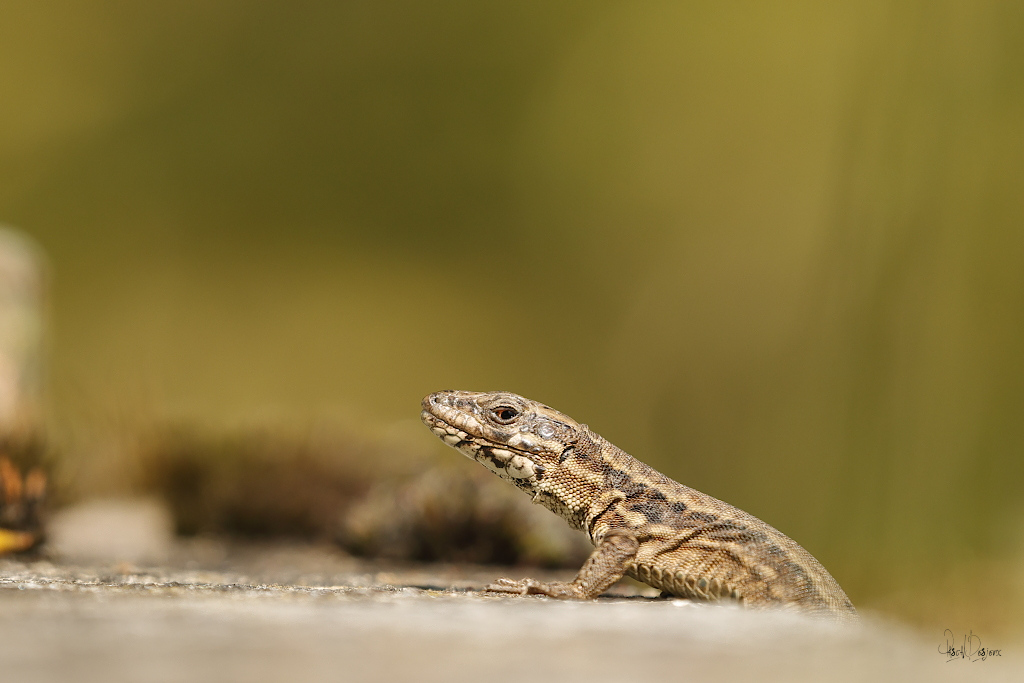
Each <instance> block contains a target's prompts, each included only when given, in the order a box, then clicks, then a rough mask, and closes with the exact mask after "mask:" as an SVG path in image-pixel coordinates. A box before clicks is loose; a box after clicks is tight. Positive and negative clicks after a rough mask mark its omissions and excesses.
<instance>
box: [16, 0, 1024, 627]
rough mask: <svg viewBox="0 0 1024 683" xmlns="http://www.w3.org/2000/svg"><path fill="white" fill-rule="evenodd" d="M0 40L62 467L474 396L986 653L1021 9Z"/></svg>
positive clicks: (634, 10)
mask: <svg viewBox="0 0 1024 683" xmlns="http://www.w3.org/2000/svg"><path fill="white" fill-rule="evenodd" d="M0 13H2V19H0V95H2V106H0V221H3V222H6V223H9V224H11V225H16V226H18V227H19V228H21V229H22V230H24V231H26V232H27V233H28V234H30V235H32V236H33V237H35V238H36V240H37V241H38V242H39V243H40V244H41V245H42V247H43V248H44V249H45V251H46V253H47V254H48V256H49V265H50V271H51V272H50V274H51V284H52V289H51V294H50V303H51V306H50V312H49V318H50V326H49V327H50V347H49V351H48V361H49V362H48V386H47V397H48V399H47V400H48V410H49V413H50V427H51V429H52V433H53V434H54V437H53V438H54V439H55V440H56V442H57V443H58V444H59V447H60V449H61V450H62V452H63V453H65V454H66V456H67V457H72V456H73V454H75V453H84V452H88V448H87V447H86V446H85V445H83V444H84V443H85V441H87V439H86V438H85V437H83V436H82V435H83V434H86V433H91V431H95V430H94V427H95V425H97V424H105V425H113V427H112V430H114V431H116V427H117V425H119V424H122V422H124V421H128V422H133V421H141V422H145V421H150V420H151V421H160V420H165V419H172V418H173V419H175V420H193V421H196V422H198V423H203V424H213V425H217V424H227V423H229V422H231V421H232V420H238V419H257V420H258V419H262V418H261V416H265V415H273V416H274V419H275V420H278V421H283V422H285V423H288V422H293V423H296V424H298V423H306V422H309V421H312V420H316V419H320V418H321V417H322V416H324V415H343V416H345V419H346V420H347V421H348V423H349V424H356V425H362V426H363V428H364V429H365V431H366V433H367V434H368V435H369V436H370V437H371V438H372V435H373V434H375V433H377V432H378V431H387V430H390V429H393V428H396V425H397V426H398V427H401V428H402V429H406V428H407V427H408V428H409V429H415V428H414V427H410V425H412V424H414V423H415V420H416V416H417V414H418V410H419V408H418V401H419V399H420V397H421V396H422V395H424V394H426V393H428V392H430V391H434V390H437V389H442V388H465V389H478V390H482V389H498V388H502V389H509V390H512V391H516V392H518V393H522V394H524V395H526V396H529V397H531V398H535V399H538V400H541V401H544V402H546V403H548V404H550V405H553V406H555V407H557V408H559V409H560V410H562V411H564V412H566V413H568V414H570V415H572V416H574V417H576V418H577V419H579V420H580V421H585V422H588V423H589V424H590V425H591V426H592V427H593V428H594V429H595V430H597V431H598V432H599V433H601V434H603V435H604V436H606V437H607V438H609V439H610V440H612V441H613V442H615V443H616V444H618V445H619V446H621V447H623V448H625V449H626V450H627V451H629V452H631V453H633V454H634V455H636V456H638V457H640V458H641V459H644V460H646V461H648V462H650V463H652V464H653V465H655V466H657V467H659V468H660V469H662V470H664V471H665V472H666V473H667V474H669V475H670V476H672V477H674V478H677V479H679V480H680V481H682V482H684V483H686V484H689V485H691V486H694V487H696V488H698V489H701V490H703V491H706V492H708V493H711V494H713V495H715V496H717V497H720V498H723V499H725V500H727V501H729V502H731V503H733V504H736V505H738V506H739V507H742V508H744V509H746V510H748V511H750V512H752V513H754V514H756V515H758V516H760V517H762V518H764V519H765V520H768V521H769V522H770V523H772V524H773V525H775V526H777V527H779V528H781V529H782V530H784V531H785V532H787V533H788V534H789V535H791V536H793V537H794V538H796V539H797V540H798V541H800V542H801V543H802V544H803V545H805V546H806V547H807V548H808V549H809V550H810V551H811V552H812V553H814V554H815V555H816V556H817V557H818V558H819V559H820V560H821V561H822V562H823V564H825V566H827V567H828V568H829V569H830V570H831V571H832V573H833V574H834V575H835V576H836V578H837V579H838V580H839V582H840V583H841V584H842V585H843V586H844V587H846V589H847V591H848V593H849V594H850V595H851V597H852V599H853V600H854V602H855V603H856V604H858V605H860V606H864V607H868V608H873V609H876V610H882V611H884V612H886V613H888V614H892V615H895V616H896V617H898V618H900V619H904V620H908V621H912V622H914V623H918V624H920V625H922V626H924V627H927V628H928V629H929V632H930V631H931V629H933V628H937V629H938V630H937V631H936V633H941V630H942V629H943V628H947V627H948V628H953V629H956V630H964V631H965V630H967V629H968V628H974V629H975V631H976V632H977V631H978V629H980V628H983V627H986V626H988V627H991V628H997V629H1001V630H1007V629H1015V628H1019V627H1020V621H1019V617H1018V616H1017V615H1018V614H1020V613H1021V608H1022V606H1024V599H1022V596H1024V495H1022V482H1024V464H1022V463H1024V461H1022V457H1021V454H1022V453H1024V419H1022V412H1024V410H1022V409H1024V229H1022V228H1024V77H1022V74H1024V5H1022V4H1021V3H1019V2H1015V1H1013V0H991V1H986V0H976V1H973V2H951V1H938V2H936V1H925V0H918V1H908V2H881V1H871V0H868V1H864V2H857V3H820V2H798V1H779V2H774V3H757V2H740V3H719V4H709V3H693V2H679V1H673V2H667V1H666V2H632V3H619V2H607V1H595V0H588V1H587V2H555V3H551V2H533V1H532V0H527V1H525V2H523V1H521V2H515V3H511V2H510V3H479V2H469V1H465V0H438V1H435V2H431V3H422V2H409V1H406V0H400V1H392V2H387V1H385V2H380V1H377V2H364V1H349V2H328V1H325V0H293V1H292V2H288V3H284V2H259V3H251V2H239V1H233V0H218V1H216V2H209V1H204V2H194V1H191V0H185V1H181V0H178V1H176V2H167V1H164V0H154V1H152V2H147V3H137V2H127V1H125V0H117V1H115V0H89V1H88V2H83V1H78V2H74V1H73V2H65V3H48V2H38V1H32V2H29V1H26V0H9V1H8V2H5V3H4V4H3V8H2V10H0ZM125 416H128V417H125ZM417 434H418V433H417ZM419 438H421V439H422V440H423V443H424V444H426V443H428V442H430V440H431V439H432V438H433V437H432V436H431V435H430V434H429V433H428V432H427V431H426V430H423V431H422V435H421V436H420V437H419ZM430 447H433V446H432V445H431V446H423V448H430ZM92 448H94V449H95V448H98V447H96V446H95V445H94V446H92ZM100 450H102V449H100ZM81 457H84V456H81ZM451 457H455V456H454V455H453V456H451ZM986 637H987V636H986Z"/></svg>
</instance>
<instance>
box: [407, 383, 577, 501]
mask: <svg viewBox="0 0 1024 683" xmlns="http://www.w3.org/2000/svg"><path fill="white" fill-rule="evenodd" d="M420 419H422V420H423V422H424V424H426V425H427V427H429V428H430V431H432V432H433V433H434V434H435V435H437V436H438V438H440V439H441V440H442V441H444V442H445V443H446V444H448V445H449V446H452V447H453V448H457V449H458V450H459V451H461V452H462V453H463V454H465V455H466V457H468V458H470V459H471V460H476V461H477V462H479V463H480V464H481V465H483V466H484V467H486V468H487V469H489V470H491V471H492V472H494V473H495V474H497V475H498V476H499V477H501V478H502V479H506V480H508V481H510V482H512V483H513V484H515V485H516V486H518V487H519V488H521V489H526V490H532V489H533V488H534V487H535V486H536V485H537V484H538V483H539V482H540V481H541V480H542V479H543V478H544V475H545V472H546V471H547V470H549V469H551V468H554V467H556V466H557V465H558V462H559V458H560V457H561V456H562V453H563V452H564V451H565V450H566V449H567V448H569V447H571V446H572V445H573V444H575V443H576V441H577V439H578V438H579V433H580V430H581V425H579V424H578V423H577V422H576V421H575V420H573V419H572V418H571V417H569V416H567V415H563V414H562V413H560V412H558V411H557V410H555V409H553V408H549V407H548V406H546V405H544V404H542V403H537V402H536V401H531V400H530V399H528V398H523V397H522V396H519V395H517V394H513V393H509V392H507V391H494V392H474V391H439V392H437V393H434V394H430V395H429V396H427V397H426V398H424V399H423V411H422V412H421V413H420Z"/></svg>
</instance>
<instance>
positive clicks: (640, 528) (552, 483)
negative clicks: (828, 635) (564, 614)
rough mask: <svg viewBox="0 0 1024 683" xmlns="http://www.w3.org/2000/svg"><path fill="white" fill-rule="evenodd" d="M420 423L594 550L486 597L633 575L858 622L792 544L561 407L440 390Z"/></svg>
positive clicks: (562, 592)
mask: <svg viewBox="0 0 1024 683" xmlns="http://www.w3.org/2000/svg"><path fill="white" fill-rule="evenodd" d="M420 417H421V418H422V420H423V422H424V423H425V424H426V425H427V426H428V427H429V428H430V430H431V431H432V432H433V433H434V434H435V435H437V436H438V437H439V438H441V439H442V440H443V441H444V442H445V443H447V444H448V445H450V446H452V447H453V448H456V449H458V450H460V451H461V452H462V453H464V454H465V455H466V456H468V457H469V458H470V459H472V460H476V461H477V462H479V463H480V464H482V465H483V466H484V467H486V468H487V469H489V470H491V471H492V472H494V473H495V474H497V475H498V476H499V477H501V478H502V479H504V480H506V481H508V482H510V483H511V484H513V485H514V486H516V487H518V488H520V489H522V490H523V491H526V492H527V493H529V494H530V496H531V497H532V499H533V502H535V503H539V504H541V505H544V506H545V507H547V508H548V509H550V510H551V511H552V512H554V513H556V514H558V515H559V516H561V517H562V518H564V519H565V520H566V521H567V522H568V523H569V524H570V525H571V526H572V527H573V528H576V529H580V530H582V531H584V532H585V533H586V534H587V535H588V536H589V538H590V540H591V541H592V542H593V544H594V546H595V549H594V552H593V554H592V555H591V556H590V558H589V559H587V561H586V562H585V563H584V565H583V567H582V568H581V569H580V571H579V573H578V574H577V575H576V578H575V579H574V580H573V581H571V582H568V583H560V582H556V583H541V582H538V581H535V580H533V579H525V580H522V581H512V580H510V579H498V580H497V581H496V582H495V583H494V584H492V585H491V586H488V587H487V590H489V591H494V592H501V593H517V594H540V595H548V596H551V597H555V598H577V599H590V598H594V597H597V596H598V595H600V594H601V593H602V592H604V591H605V590H607V589H608V588H609V587H610V586H611V585H612V584H614V583H615V582H616V581H618V580H619V579H620V578H622V577H623V576H631V577H633V578H635V579H637V580H639V581H643V582H644V583H646V584H648V585H650V586H653V587H655V588H658V589H661V590H662V591H663V592H665V593H667V594H670V595H675V596H679V597H683V598H692V599H700V600H731V601H737V602H740V603H742V604H743V605H746V606H749V607H781V608H787V609H795V610H799V611H803V612H807V613H811V614H817V615H821V616H826V617H831V618H833V619H836V620H839V621H854V620H856V619H857V612H856V610H855V609H854V607H853V604H852V603H851V602H850V599H849V598H847V597H846V594H845V593H844V592H843V589H842V588H840V587H839V584H838V583H836V580H835V579H833V578H832V576H831V575H830V574H829V573H828V572H827V571H826V570H825V568H824V567H822V566H821V564H819V563H818V561H817V560H815V559H814V557H812V556H811V554H810V553H808V552H807V551H806V550H804V549H803V548H802V547H800V545H799V544H797V543H796V542H795V541H793V540H792V539H790V538H789V537H788V536H786V535H785V534H783V533H782V532H780V531H778V530H777V529H775V528H774V527H771V526H769V525H768V524H765V523H764V522H762V521H761V520H760V519H758V518H756V517H754V516H753V515H750V514H747V513H746V512H743V511H742V510H739V509H737V508H734V507H733V506H731V505H729V504H727V503H723V502H722V501H720V500H717V499H715V498H712V497H711V496H708V495H705V494H703V493H701V492H700V491H696V490H694V489H691V488H689V487H687V486H683V485H682V484H680V483H678V482H676V481H673V480H672V479H669V478H668V477H666V476H665V475H663V474H661V473H660V472H657V471H656V470H654V469H653V468H651V467H648V466H647V465H645V464H644V463H642V462H640V461H639V460H637V459H635V458H633V457H632V456H630V455H629V454H627V453H626V452H624V451H622V450H620V449H619V448H617V447H616V446H614V445H613V444H611V443H609V442H608V441H605V440H604V439H603V438H601V437H600V436H598V435H597V434H595V433H594V432H592V431H590V428H589V427H587V425H584V424H579V423H577V422H576V421H575V420H573V419H572V418H570V417H568V416H567V415H563V414H562V413H560V412H558V411H557V410H554V409H552V408H549V407H548V406H546V405H543V404H541V403H537V402H536V401H531V400H529V399H526V398H523V397H522V396H518V395H516V394H512V393H508V392H504V391H497V392H486V393H478V392H470V391H439V392H437V393H434V394H431V395H429V396H427V397H426V398H424V399H423V411H422V413H421V414H420Z"/></svg>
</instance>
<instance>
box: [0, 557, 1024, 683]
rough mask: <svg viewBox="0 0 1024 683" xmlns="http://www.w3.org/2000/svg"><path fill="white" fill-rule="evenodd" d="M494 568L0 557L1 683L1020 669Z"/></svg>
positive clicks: (899, 676) (887, 635)
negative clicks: (532, 581)
mask: <svg viewBox="0 0 1024 683" xmlns="http://www.w3.org/2000/svg"><path fill="white" fill-rule="evenodd" d="M500 571H501V570H496V569H495V568H488V567H455V566H434V565H425V566H404V567H403V566H392V567H382V566H377V565H372V564H367V563H363V562H360V561H357V560H354V559H352V558H348V557H346V556H344V555H341V554H340V553H338V552H337V551H334V550H333V549H331V548H309V547H305V548H304V547H260V546H245V547H238V546H234V547H231V546H224V545H221V544H218V543H215V542H212V541H204V542H195V543H192V544H191V545H189V546H185V547H183V548H179V549H178V550H177V551H176V553H175V554H174V555H173V556H172V557H171V558H170V560H169V561H168V563H167V564H166V565H164V566H162V567H149V568H139V567H134V566H131V565H128V564H123V563H122V564H120V565H112V566H110V565H108V566H72V565H65V564H58V563H54V562H51V561H42V560H40V561H35V562H24V561H17V560H12V559H7V560H0V671H3V676H2V680H3V681H4V683H7V682H8V681H53V680H75V681H83V682H91V681H141V682H145V681H182V680H188V681H206V680H209V681H229V682H230V681H239V682H241V681H246V682H259V681H285V680H287V681H393V680H409V681H425V682H430V681H524V680H543V681H548V682H551V683H563V682H565V683H569V682H574V683H575V682H579V683H592V682H594V681H612V680H614V681H627V680H628V681H637V680H651V681H657V680H687V681H731V680H757V681H801V680H831V681H863V680H872V681H906V680H929V681H933V680H935V681H963V680H1024V668H1022V667H1021V663H1020V661H1019V658H1018V657H1017V656H1016V652H1017V651H1016V650H1013V649H1009V648H1006V647H1005V644H1004V649H1003V656H1002V657H1000V658H998V659H989V660H987V661H984V662H974V663H970V662H965V661H953V662H949V663H946V661H945V660H946V657H944V656H943V655H941V654H940V653H939V652H938V646H939V644H940V643H939V640H940V637H939V636H938V635H936V637H934V638H931V639H928V638H923V637H921V636H919V635H917V634H914V633H911V632H909V631H908V630H905V629H902V628H900V627H898V626H894V625H891V624H884V623H881V622H879V621H876V620H874V619H872V618H871V616H870V615H867V618H866V619H865V622H864V624H863V625H861V626H859V627H853V628H850V627H846V628H842V627H837V626H833V625H831V624H827V623H821V622H816V621H812V620H808V619H806V618H803V617H799V616H796V615H791V614H782V613H757V612H751V611H747V610H743V609H739V608H730V607H718V606H708V605H702V604H695V603H691V602H688V601H685V600H660V599H654V598H651V597H645V596H644V595H642V594H638V593H639V591H638V590H636V589H634V588H633V587H631V586H630V585H625V586H623V587H620V588H618V590H617V594H618V595H617V597H605V598H601V599H599V600H596V601H591V602H585V603H572V602H557V601H552V600H549V599H547V598H539V597H529V598H516V597H512V598H508V597H499V596H491V595H486V594H481V593H478V592H475V591H470V590H467V589H468V588H472V587H474V586H480V585H482V584H483V583H484V582H486V581H487V580H489V579H491V578H494V576H495V575H496V574H497V573H499V572H500ZM511 573H512V575H514V576H519V575H523V574H526V573H530V574H532V575H539V576H541V577H542V578H544V573H543V572H533V571H530V572H526V571H525V570H523V571H518V572H511ZM933 641H934V642H933ZM989 646H995V644H994V643H989Z"/></svg>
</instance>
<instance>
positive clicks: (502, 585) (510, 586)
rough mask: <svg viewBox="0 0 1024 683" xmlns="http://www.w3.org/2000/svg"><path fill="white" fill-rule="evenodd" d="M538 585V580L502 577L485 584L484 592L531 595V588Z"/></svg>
mask: <svg viewBox="0 0 1024 683" xmlns="http://www.w3.org/2000/svg"><path fill="white" fill-rule="evenodd" d="M536 585H537V582H536V581H534V580H533V579H523V580H522V581H514V580H512V579H506V578H500V579H495V580H494V583H492V584H490V585H488V586H485V587H484V592H486V593H511V594H513V595H529V593H530V588H531V587H533V586H536Z"/></svg>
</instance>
